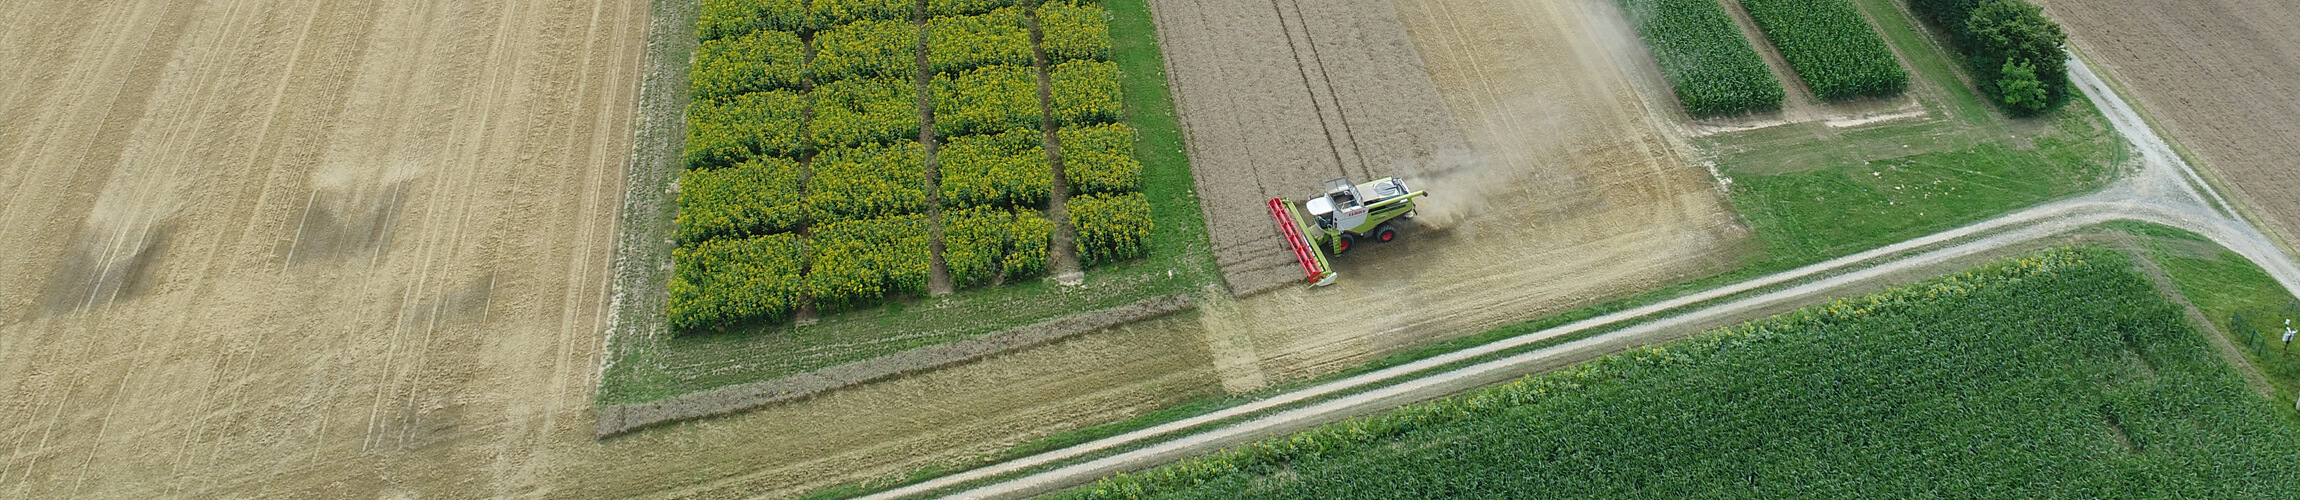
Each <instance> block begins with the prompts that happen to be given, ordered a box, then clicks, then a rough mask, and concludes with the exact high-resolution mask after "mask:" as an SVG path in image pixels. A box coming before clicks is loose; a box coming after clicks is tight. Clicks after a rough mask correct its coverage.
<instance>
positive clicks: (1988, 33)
mask: <svg viewBox="0 0 2300 500" xmlns="http://www.w3.org/2000/svg"><path fill="white" fill-rule="evenodd" d="M1909 9H1910V10H1913V11H1916V12H1917V14H1918V15H1919V17H1923V18H1926V20H1928V21H1931V22H1932V23H1933V24H1935V25H1938V26H1940V27H1941V28H1942V29H1943V30H1946V31H1948V32H1949V39H1950V41H1951V42H1953V43H1954V44H1955V45H1956V47H1957V52H1959V53H1961V54H1963V55H1964V58H1963V59H1964V62H1965V66H1966V67H1967V68H1970V69H1971V70H1972V72H1973V80H1974V82H1975V83H1976V84H1977V85H1976V86H1978V87H1980V90H1981V93H1982V94H1984V95H1987V96H1989V100H1990V101H1991V102H1995V103H1996V104H1997V106H1998V107H2001V108H2004V110H2005V111H2007V112H2010V113H2012V114H2014V115H2017V116H2033V115H2036V114H2040V113H2044V112H2046V111H2051V110H2054V109H2059V108H2060V107H2061V106H2062V105H2066V104H2068V102H2069V101H2070V100H2071V99H2074V98H2075V92H2074V89H2072V88H2071V87H2070V86H2069V80H2068V63H2067V60H2068V54H2067V53H2066V52H2065V51H2063V50H2062V48H2061V47H2062V46H2063V45H2065V44H2067V43H2068V34H2067V33H2064V32H2062V31H2061V29H2060V24H2059V23H2054V22H2053V21H2052V20H2051V19H2048V18H2046V17H2044V11H2043V10H2042V9H2039V8H2037V6H2035V5H2031V4H2029V3H2028V2H2026V1H2022V0H1909Z"/></svg>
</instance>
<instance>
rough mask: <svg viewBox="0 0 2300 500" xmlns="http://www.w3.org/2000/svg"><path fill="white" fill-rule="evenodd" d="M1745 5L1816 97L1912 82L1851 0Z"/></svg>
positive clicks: (1894, 90)
mask: <svg viewBox="0 0 2300 500" xmlns="http://www.w3.org/2000/svg"><path fill="white" fill-rule="evenodd" d="M1741 6H1742V7H1745V8H1747V9H1749V17H1750V18H1752V19H1755V20H1756V21H1757V26H1758V27H1759V28H1761V29H1763V30H1764V31H1765V38H1767V39H1770V40H1772V41H1773V46H1774V47H1777V48H1779V49H1781V57H1782V58H1784V59H1787V60H1788V61H1789V66H1790V67H1792V68H1795V69H1796V70H1797V76H1798V78H1801V79H1803V80H1805V85H1807V86H1809V87H1812V89H1813V95H1814V97H1819V98H1820V99H1821V100H1824V101H1833V100H1838V99H1844V98H1851V97H1885V96H1891V95H1895V94H1899V93H1901V91H1902V90H1906V89H1908V87H1909V75H1908V73H1907V72H1904V71H1902V70H1901V64H1900V61H1899V60H1897V59H1895V58H1894V57H1893V51H1892V49H1889V48H1886V47H1885V39H1884V38H1882V37H1878V36H1877V30H1875V29H1872V28H1870V27H1869V23H1868V21H1866V20H1863V19H1862V18H1861V12H1860V10H1859V9H1856V8H1854V7H1853V3H1852V2H1851V1H1849V0H1741Z"/></svg>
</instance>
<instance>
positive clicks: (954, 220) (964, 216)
mask: <svg viewBox="0 0 2300 500" xmlns="http://www.w3.org/2000/svg"><path fill="white" fill-rule="evenodd" d="M1013 226H1014V213H1013V212H1008V211H1007V210H1006V208H1005V207H982V208H970V209H965V210H953V211H949V212H943V214H942V262H943V265H945V266H948V267H949V268H950V281H951V283H952V284H954V285H956V286H962V287H963V286H973V285H977V284H981V283H983V282H986V281H989V280H990V278H991V277H994V276H998V274H999V266H1000V265H1002V264H1004V262H1003V259H1004V258H1005V257H1006V249H1007V247H1009V246H1010V245H1011V243H1012V241H1013V231H1014V228H1013Z"/></svg>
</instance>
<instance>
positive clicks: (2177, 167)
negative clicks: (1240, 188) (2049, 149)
mask: <svg viewBox="0 0 2300 500" xmlns="http://www.w3.org/2000/svg"><path fill="white" fill-rule="evenodd" d="M2070 69H2071V72H2072V73H2074V76H2075V79H2076V80H2077V82H2078V85H2079V86H2080V87H2081V88H2082V89H2083V90H2084V92H2085V93H2086V94H2087V95H2088V96H2089V97H2091V98H2092V100H2093V102H2098V103H2104V106H2103V110H2102V111H2103V112H2104V113H2105V114H2107V115H2108V116H2109V118H2110V121H2111V122H2112V123H2114V124H2115V126H2116V129H2117V132H2118V133H2119V134H2120V135H2123V136H2124V137H2125V138H2127V139H2128V140H2131V141H2132V142H2133V143H2134V144H2136V145H2137V146H2138V149H2139V150H2140V152H2141V157H2140V160H2141V169H2140V170H2139V171H2138V172H2135V173H2134V174H2133V175H2131V176H2130V177H2127V178H2125V179H2121V180H2120V181H2118V182H2117V183H2115V184H2113V185H2111V186H2110V187H2108V188H2106V189H2104V190H2102V191H2100V192H2097V193H2094V194H2091V195H2087V196H2083V197H2078V198H2075V199H2070V200H2065V201H2060V202H2055V203H2050V204H2046V205H2042V206H2038V207H2035V208H2031V209H2028V210H2023V211H2020V212H2015V213H2012V214H2008V215H2005V216H2001V217H1997V218H1994V219H1990V220H1987V221H1983V222H1980V223H1977V224H1973V225H1970V226H1966V227H1962V228H1957V229H1954V230H1950V231H1946V232H1942V233H1938V234H1934V235H1929V236H1925V237H1922V238H1918V239H1914V240H1910V241H1906V242H1902V243H1898V244H1894V245H1890V246H1887V247H1884V248H1879V249H1876V250H1871V251H1868V252H1863V253H1860V254H1856V255H1851V256H1847V257H1843V258H1839V259H1835V260H1831V261H1828V262H1823V263H1820V264H1815V265H1812V266H1807V267H1804V268H1799V269H1795V270H1791V271H1787V272H1783V273H1780V274H1776V275H1772V276H1767V277H1763V278H1758V279H1756V280H1751V281H1749V282H1744V283H1738V284H1734V285H1729V286H1726V287H1721V288H1718V289H1713V290H1708V291H1704V292H1701V293H1696V294H1693V295H1690V296H1687V297H1682V298H1678V299H1674V300H1670V301H1665V302H1662V303H1658V304H1654V305H1649V306H1645V307H1640V308H1637V309H1632V310H1628V311H1622V312H1619V313H1614V314H1608V315H1605V316H1601V317H1597V318H1592V319H1588V320H1584V321H1580V322H1576V323H1573V324H1568V325H1565V326H1561V327H1558V328H1554V329H1550V330H1544V331H1541V332H1535V333H1531V334H1526V335H1522V336H1518V337H1512V338H1509V339H1505V340H1501V341H1497V342H1494V343H1491V344H1487V345H1483V346H1479V347H1475V348H1470V349H1465V350H1462V351H1458V352H1454V353H1450V354H1446V355H1443V356H1438V357H1434V358H1430V359H1427V360H1423V361H1419V362H1415V363H1411V364H1407V365H1402V366H1398V367H1394V368H1390V369H1386V370H1382V371H1377V372H1373V373H1368V374H1365V375H1359V376H1355V377H1350V378H1347V379H1342V380H1338V381H1334V382H1329V383H1326V384H1320V385H1317V386H1312V387H1309V388H1304V389H1301V390H1297V391H1293V392H1288V393H1285V394H1281V395H1277V396H1273V397H1271V398H1269V399H1266V400H1263V401H1258V402H1255V403H1250V404H1247V405H1242V406H1239V407H1233V408H1229V409H1225V410H1221V411H1217V412H1213V413H1209V414H1207V415H1203V416H1200V417H1196V418H1193V419H1189V420H1185V421H1181V422H1176V423H1174V424H1169V425H1167V426H1161V427H1157V428H1152V429H1145V430H1143V431H1139V432H1135V433H1130V434H1126V435H1120V436H1115V437H1112V438H1108V439H1104V440H1101V441H1096V442H1092V443H1086V444H1082V445H1078V446H1075V447H1072V448H1066V449H1062V450H1056V451H1052V452H1048V453H1046V454H1042V455H1038V456H1033V457H1028V458H1024V459H1020V460H1015V461H1011V462H1008V463H1004V464H1000V465H997V466H992V467H985V468H983V469H980V470H977V471H969V472H967V473H962V474H957V475H953V476H949V477H945V478H942V479H938V480H936V481H930V482H926V483H921V484H919V485H917V486H914V487H912V488H906V489H902V490H895V491H890V492H888V493H886V494H882V495H877V496H874V497H871V498H899V497H902V496H904V495H908V494H916V493H923V492H926V491H931V490H932V489H934V488H940V487H948V486H950V485H954V484H958V483H960V482H964V481H968V480H975V479H981V478H987V477H992V476H995V475H997V474H1003V473H1011V472H1015V471H1018V470H1022V469H1024V468H1028V467H1031V466H1037V465H1045V464H1050V463H1056V462H1059V461H1061V460H1065V459H1070V458H1076V457H1080V456H1084V455H1087V454H1090V453H1096V452H1102V451H1106V450H1110V449H1115V448H1118V447H1120V446H1129V447H1133V446H1139V448H1135V449H1132V450H1130V451H1126V452H1123V453H1118V454H1115V455H1110V456H1108V457H1105V458H1100V459H1095V460H1092V461H1088V462H1084V463H1079V464H1074V465H1070V466H1065V467H1061V468H1057V469H1053V470H1050V471H1046V472H1040V473H1035V474H1030V475H1025V476H1021V477H1018V478H1014V479H1010V480H1006V481H1003V482H998V483H993V484H991V485H988V486H984V487H981V488H978V489H974V490H969V491H966V492H963V493H959V494H957V495H955V497H957V498H1019V497H1025V496H1030V495H1035V494H1041V493H1045V492H1050V491H1055V490H1058V489H1060V488H1064V487H1067V486H1071V485H1076V484H1081V483H1085V482H1088V481H1092V480H1094V479H1095V478H1099V477H1103V476H1106V475H1110V474H1114V473H1118V472H1124V471H1131V470H1138V469H1142V468H1146V467H1151V466H1155V465H1157V464H1161V463H1165V462H1169V461H1173V460H1176V459H1180V458H1183V457H1188V456H1192V455H1198V454H1203V453H1206V452H1209V451H1213V450H1215V449H1219V448H1223V447H1228V446H1234V445H1238V444H1242V443H1247V442H1251V441H1254V440H1258V439H1263V438H1267V437H1271V436H1277V435H1282V434H1285V433H1288V432H1294V431H1298V430H1302V429H1307V428H1310V427H1314V426H1317V425H1320V424H1324V423H1328V422H1333V421H1337V420H1341V419H1344V418H1348V417H1350V416H1355V415H1361V414H1365V413H1369V412H1374V411H1380V410H1383V409H1387V408H1393V407H1396V406H1398V405H1403V404H1410V403H1413V402H1417V401H1424V400H1428V399H1432V398H1437V397H1442V396H1445V395H1448V394H1453V393H1457V392H1460V391H1464V390H1468V389H1471V388H1475V387H1480V386H1484V385H1490V384H1493V383H1498V382H1502V381H1506V380H1509V379H1512V378H1515V377H1519V376H1523V375H1524V374H1527V373H1533V372H1538V371H1541V370H1545V369H1549V368H1554V367H1558V366H1563V365H1565V364H1567V363H1570V362H1574V361H1578V360H1583V359H1589V358H1591V357H1594V356H1597V355H1601V354H1603V353H1607V352H1614V351H1618V350H1620V349H1623V348H1626V347H1631V346H1636V345H1641V344H1648V343H1653V342H1659V341H1666V340H1670V339H1674V338H1679V337H1683V336H1684V335H1687V334H1689V333H1691V332H1693V331H1696V330H1698V329H1700V328H1704V327H1708V326H1714V325H1716V324H1719V323H1720V320H1719V318H1735V317H1739V316H1742V315H1745V314H1748V313H1750V312H1751V311H1762V310H1766V309H1768V308H1780V307H1787V306H1792V305H1795V304H1800V303H1808V302H1811V301H1813V300H1817V299H1820V298H1822V297H1826V296H1829V295H1832V294H1835V293H1840V292H1841V291H1843V290H1846V289H1849V288H1852V287H1858V286H1862V285H1863V284H1864V283H1866V282H1869V281H1873V280H1878V279H1883V278H1887V277H1889V276H1892V275H1895V274H1902V273H1907V272H1910V271H1913V270H1919V269H1927V268H1928V267H1932V266H1938V265H1940V264H1942V263H1945V262H1951V261H1954V260H1955V259H1958V258H1960V257H1967V256H1971V255H1976V254H1981V253H1985V252H1989V251H1992V250H1995V249H2001V248H2006V247H2009V246H2013V245H2018V244H2022V243H2025V242H2030V241H2034V240H2037V239H2040V238H2045V237H2050V236H2053V235H2056V234H2061V233H2065V232H2068V231H2071V230H2075V229H2079V228H2082V227H2085V226H2090V225H2094V224H2099V223H2101V222H2107V221H2112V220H2137V221H2144V222H2152V223H2157V224H2164V225H2168V226H2173V227H2178V228H2182V229H2187V230H2190V231H2194V232H2197V233H2199V234H2202V235H2204V236H2205V237H2206V238H2208V239H2211V240H2212V241H2214V242H2215V243H2218V244H2220V245H2221V246H2223V247H2226V248H2228V249H2230V250H2233V251H2235V252H2237V253H2238V254H2240V255H2243V256H2244V257H2245V258H2247V259H2250V260H2252V261H2253V262H2255V263H2257V264H2259V265H2260V266H2261V267H2262V268H2263V269H2266V270H2267V271H2268V272H2269V274H2270V275H2272V276H2274V277H2275V278H2276V280H2277V281H2278V282H2279V283H2281V284H2283V286H2284V288H2285V289H2286V290H2287V291H2292V292H2300V264H2296V263H2295V261H2294V260H2293V258H2292V256H2291V255H2289V254H2286V253H2284V252H2282V251H2281V250H2279V249H2278V247H2276V245H2275V244H2274V242H2272V241H2270V240H2269V239H2268V238H2267V237H2266V236H2265V235H2263V234H2262V233H2260V232H2259V231H2257V230H2256V229H2254V228H2253V227H2252V226H2251V224H2250V223H2248V222H2246V221H2244V220H2243V219H2240V218H2237V217H2235V216H2234V214H2233V213H2231V211H2229V210H2228V209H2227V208H2226V207H2225V204H2224V203H2223V202H2221V201H2219V195H2218V194H2217V193H2216V192H2214V191H2213V189H2212V188H2211V187H2210V186H2208V185H2206V184H2204V183H2202V182H2201V181H2200V180H2199V179H2198V178H2197V176H2196V174H2195V172H2194V170H2193V169H2191V168H2190V167H2189V166H2188V165H2187V163H2185V162H2183V161H2181V159H2180V158H2179V157H2178V156H2176V155H2172V154H2171V148H2170V147H2169V146H2168V145H2166V143H2165V142H2164V141H2163V140H2162V139H2161V138H2159V137H2157V136H2156V135H2155V133H2154V132H2153V131H2151V130H2149V129H2148V128H2147V127H2146V126H2144V125H2143V124H2142V123H2141V121H2140V118H2139V115H2138V114H2136V113H2135V112H2134V111H2133V109H2132V108H2131V107H2130V106H2129V105H2128V104H2126V103H2125V101H2123V99H2121V98H2120V97H2118V96H2117V95H2116V94H2115V93H2114V92H2113V91H2110V90H2109V89H2107V88H2106V87H2105V86H2104V85H2103V84H2101V82H2100V79H2099V78H2098V76H2096V75H2094V74H2093V73H2092V71H2091V69H2090V68H2089V67H2087V66H2085V65H2084V64H2083V63H2082V62H2081V61H2073V60H2072V61H2071V63H2070ZM1912 251H1914V252H1917V253H1914V254H1908V253H1907V252H1912ZM1813 277H1821V278H1820V279H1817V280H1811V281H1802V280H1806V279H1810V278H1813ZM1800 281H1802V282H1800ZM1792 282H1797V284H1796V285H1794V286H1791V287H1788V288H1782V289H1778V290H1774V291H1769V292H1765V293H1762V294H1759V295H1755V296H1748V297H1741V298H1735V299H1732V300H1730V301H1726V302H1722V303H1718V304H1715V305H1710V306H1706V307H1703V308H1701V309H1698V310H1695V311H1692V312H1687V313H1683V314H1677V315H1671V316H1666V317H1652V316H1653V315H1655V314H1656V313H1660V312H1663V311H1666V310H1669V309H1673V308H1677V307H1683V306H1686V305H1693V304H1697V303H1700V302H1702V301H1707V300H1714V299H1717V298H1723V297H1729V296H1732V295H1734V294H1738V293H1743V292H1748V291H1752V290H1758V289H1762V288H1765V287H1768V286H1771V285H1775V284H1781V283H1792ZM1629 321H1642V322H1640V323H1636V324H1634V325H1632V326H1628V327H1626V328H1623V329H1620V330H1616V331H1613V332H1609V333H1605V334H1601V335H1596V336H1592V337H1589V338H1584V339H1581V340H1576V341H1572V342H1567V343H1564V344H1560V345H1557V346H1553V347H1549V348H1544V349H1540V350H1536V351H1532V352H1528V353H1523V354H1517V355H1512V356H1509V357H1505V358H1501V359H1498V360H1494V361H1487V362H1483V363H1478V364H1475V365H1471V366H1468V367H1464V368H1460V369H1455V370H1451V371H1446V372H1442V373H1437V374H1433V375H1428V376H1423V377H1417V378H1413V379H1409V380H1403V381H1394V382H1392V381H1390V379H1394V378H1397V377H1401V376H1404V375H1408V374H1411V373H1413V372H1416V371H1422V370H1428V369H1431V368H1436V367H1439V366H1443V365H1446V364H1450V363H1453V362H1458V361H1461V360H1465V359H1469V358H1472V357H1475V356H1479V355H1484V354H1491V353H1495V352H1500V351H1503V350H1507V349H1509V348H1513V347H1518V346H1523V345H1527V344H1531V343H1534V342H1539V341H1541V340H1545V339H1550V338H1555V337H1558V336H1561V335H1567V334H1571V333H1574V332H1580V331H1584V330H1587V329H1589V328H1593V327H1598V326H1603V325H1609V324H1619V323H1623V322H1629ZM1384 382H1389V383H1391V384H1392V385H1387V386H1382V387H1378V388H1374V389H1370V390H1365V391H1363V392H1357V393H1354V394H1349V392H1348V391H1351V390H1353V389H1359V388H1363V387H1368V386H1374V385H1377V384H1380V383H1384ZM1335 394H1349V395H1347V396H1342V397H1339V398H1334V399H1331V400H1326V401H1323V402H1319V403H1316V404H1312V405H1309V406H1304V407H1300V408H1296V409H1291V410H1285V411H1282V412H1278V413H1274V414H1270V415H1267V416H1262V417H1257V418H1254V419H1252V420H1247V421H1244V422H1241V423H1237V424H1232V425H1228V426H1224V427H1219V428H1215V429H1212V430H1208V431H1204V432H1200V433H1196V434H1191V435H1188V436H1186V437H1180V438H1175V439H1172V440H1169V441H1165V442H1158V443H1155V444H1150V445H1148V446H1141V445H1142V444H1143V443H1146V442H1150V440H1152V439H1154V438H1156V437H1158V436H1159V435H1161V434H1165V433H1170V432H1173V431H1175V430H1179V429H1182V428H1185V427H1188V426H1192V425H1201V424H1205V423H1209V422H1214V421H1218V420H1222V419H1227V418H1235V417H1238V416H1243V415H1248V414H1252V413H1255V412H1259V411H1263V410H1268V409H1272V408H1279V407H1283V406H1285V405H1288V404H1291V403H1296V402H1300V401H1305V400H1311V399H1315V398H1320V397H1325V396H1330V395H1335Z"/></svg>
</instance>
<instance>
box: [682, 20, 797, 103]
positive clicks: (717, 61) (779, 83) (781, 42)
mask: <svg viewBox="0 0 2300 500" xmlns="http://www.w3.org/2000/svg"><path fill="white" fill-rule="evenodd" d="M803 49H804V47H802V46H801V44H800V43H799V36H798V35H794V34H791V33H789V32H784V31H754V32H751V33H750V34H747V35H742V36H733V37H727V38H720V39H717V40H711V41H707V42H703V44H702V45H699V46H696V47H695V64H694V65H693V66H690V67H688V68H687V78H688V80H690V81H692V82H693V83H692V85H693V88H692V90H691V95H693V96H694V98H695V100H697V101H706V100H708V101H724V100H727V99H731V98H734V97H735V96H737V95H741V94H747V93H751V92H758V91H763V90H774V89H797V88H799V82H800V81H801V80H804V79H805V78H806V66H807V65H806V61H805V55H804V54H801V53H800V51H801V50H803Z"/></svg>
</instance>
